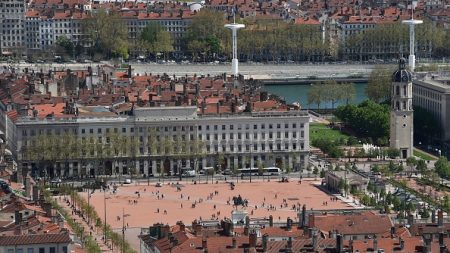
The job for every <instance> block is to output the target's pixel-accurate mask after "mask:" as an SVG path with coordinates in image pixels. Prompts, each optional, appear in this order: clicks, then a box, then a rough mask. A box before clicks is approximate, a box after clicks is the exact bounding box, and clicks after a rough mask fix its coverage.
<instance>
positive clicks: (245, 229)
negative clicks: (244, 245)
mask: <svg viewBox="0 0 450 253" xmlns="http://www.w3.org/2000/svg"><path fill="white" fill-rule="evenodd" d="M249 230H250V229H249V227H248V226H244V235H248V234H249Z"/></svg>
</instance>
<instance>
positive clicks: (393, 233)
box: [391, 226, 396, 238]
mask: <svg viewBox="0 0 450 253" xmlns="http://www.w3.org/2000/svg"><path fill="white" fill-rule="evenodd" d="M395 234H396V231H395V227H394V226H392V227H391V238H394V237H395Z"/></svg>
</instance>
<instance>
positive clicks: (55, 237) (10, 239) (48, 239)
mask: <svg viewBox="0 0 450 253" xmlns="http://www.w3.org/2000/svg"><path fill="white" fill-rule="evenodd" d="M71 241H72V240H71V239H70V236H69V233H59V234H37V235H18V236H1V237H0V246H15V245H29V244H49V243H70V242H71Z"/></svg>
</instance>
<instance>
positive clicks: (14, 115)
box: [6, 110, 19, 122]
mask: <svg viewBox="0 0 450 253" xmlns="http://www.w3.org/2000/svg"><path fill="white" fill-rule="evenodd" d="M6 115H8V117H9V118H10V119H11V120H12V121H13V122H16V121H17V119H18V118H19V113H18V112H17V111H16V110H11V111H8V112H7V113H6Z"/></svg>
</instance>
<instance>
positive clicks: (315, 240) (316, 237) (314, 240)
mask: <svg viewBox="0 0 450 253" xmlns="http://www.w3.org/2000/svg"><path fill="white" fill-rule="evenodd" d="M312 233H313V234H312V246H313V251H314V252H316V251H317V249H318V248H319V247H318V244H319V242H318V240H319V234H318V233H317V230H316V229H314V230H313V231H312Z"/></svg>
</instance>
